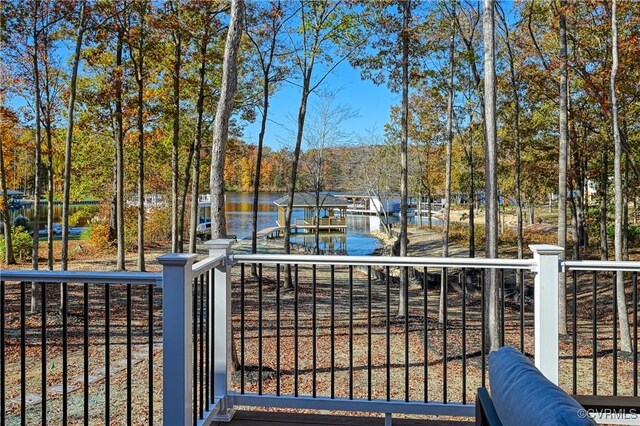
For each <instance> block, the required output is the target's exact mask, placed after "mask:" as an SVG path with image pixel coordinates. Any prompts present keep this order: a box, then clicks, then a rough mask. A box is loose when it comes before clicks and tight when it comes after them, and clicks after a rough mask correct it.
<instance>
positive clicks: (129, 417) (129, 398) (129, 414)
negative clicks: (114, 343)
mask: <svg viewBox="0 0 640 426" xmlns="http://www.w3.org/2000/svg"><path fill="white" fill-rule="evenodd" d="M194 367H195V366H194ZM131 386H132V383H131V285H127V424H132V423H133V422H132V421H131V420H132V407H131V404H132V403H133V400H132V394H131V392H132V387H131Z"/></svg>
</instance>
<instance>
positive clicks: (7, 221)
mask: <svg viewBox="0 0 640 426" xmlns="http://www.w3.org/2000/svg"><path fill="white" fill-rule="evenodd" d="M0 96H3V95H0ZM1 101H3V102H4V99H1ZM4 131H5V129H4V127H3V126H0V132H3V133H4ZM2 141H4V135H3V134H0V191H2V222H3V223H4V226H3V228H4V244H5V246H4V261H5V263H6V264H7V265H13V264H15V263H16V259H15V257H14V256H13V243H12V241H11V216H9V197H8V196H7V180H6V175H5V170H4V155H3V149H4V146H3V144H2ZM3 308H4V307H3Z"/></svg>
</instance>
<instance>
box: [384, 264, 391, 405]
mask: <svg viewBox="0 0 640 426" xmlns="http://www.w3.org/2000/svg"><path fill="white" fill-rule="evenodd" d="M389 273H390V268H389V266H387V267H386V268H385V275H386V285H387V298H386V301H387V310H386V314H387V318H386V320H387V321H386V323H387V330H386V338H387V345H386V346H387V365H386V368H387V381H386V384H387V401H390V400H391V291H390V287H391V277H390V276H389Z"/></svg>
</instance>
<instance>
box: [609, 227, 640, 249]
mask: <svg viewBox="0 0 640 426" xmlns="http://www.w3.org/2000/svg"><path fill="white" fill-rule="evenodd" d="M623 232H624V230H623ZM615 235H616V231H615V226H614V225H610V226H607V238H608V239H610V240H613V239H614V238H615ZM627 239H628V242H629V244H630V245H631V244H635V243H637V242H639V241H640V226H634V225H629V226H628V227H627Z"/></svg>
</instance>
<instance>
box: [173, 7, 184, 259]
mask: <svg viewBox="0 0 640 426" xmlns="http://www.w3.org/2000/svg"><path fill="white" fill-rule="evenodd" d="M178 8H179V5H176V6H175V19H178V13H179V11H178ZM180 30H181V29H180V28H178V29H176V30H175V32H174V33H173V42H174V49H173V75H172V79H173V136H172V142H171V251H172V252H174V253H178V252H180V243H181V241H182V235H181V234H182V232H181V231H182V230H181V229H180V226H179V223H178V174H179V171H178V168H179V165H180V164H179V161H180V158H179V156H178V149H179V147H180V67H181V65H182V63H181V61H182V58H181V55H182V35H181V34H180Z"/></svg>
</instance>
